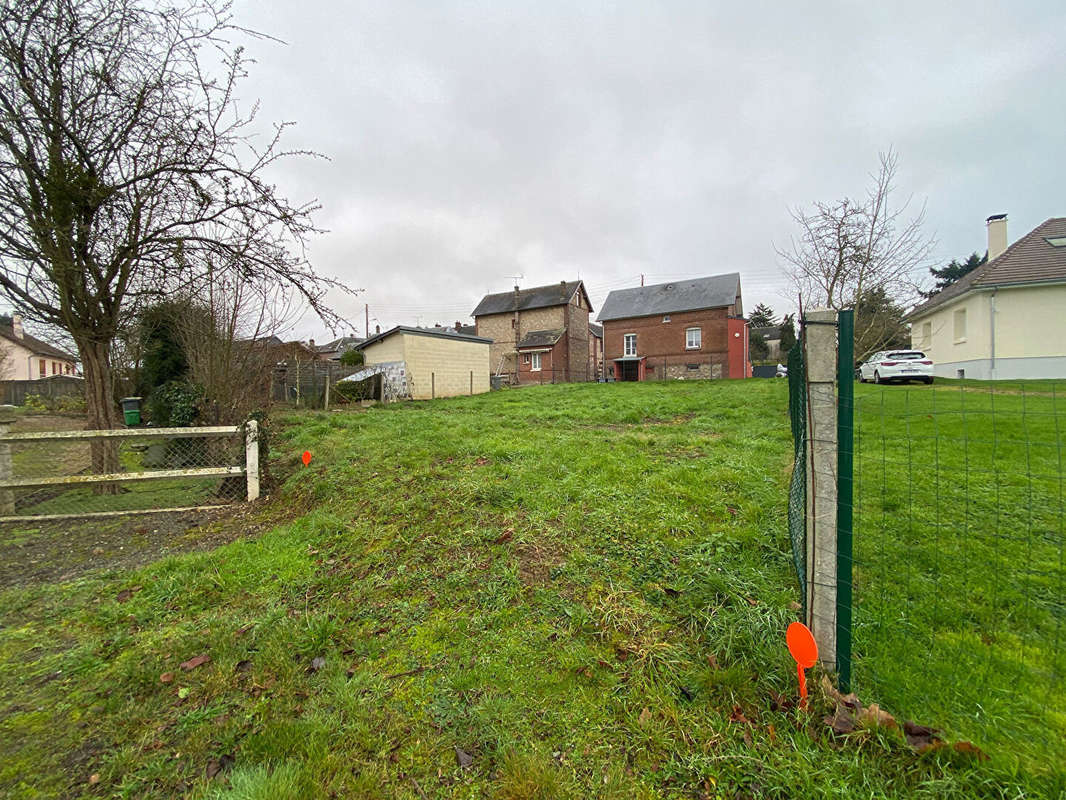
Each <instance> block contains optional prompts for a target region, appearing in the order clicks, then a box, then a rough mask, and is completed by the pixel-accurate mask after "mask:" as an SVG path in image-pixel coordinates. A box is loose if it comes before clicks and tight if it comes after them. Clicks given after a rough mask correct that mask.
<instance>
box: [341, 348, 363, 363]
mask: <svg viewBox="0 0 1066 800" xmlns="http://www.w3.org/2000/svg"><path fill="white" fill-rule="evenodd" d="M364 361H365V359H364V358H363V351H362V350H345V351H344V352H343V353H341V365H342V366H345V367H361V366H363V363H364Z"/></svg>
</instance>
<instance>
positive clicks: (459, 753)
mask: <svg viewBox="0 0 1066 800" xmlns="http://www.w3.org/2000/svg"><path fill="white" fill-rule="evenodd" d="M455 761H456V763H458V764H459V767H460V769H469V768H470V767H471V766H473V764H474V757H473V756H472V755H470V754H469V753H468V752H466V750H464V749H463V748H461V747H458V746H456V748H455Z"/></svg>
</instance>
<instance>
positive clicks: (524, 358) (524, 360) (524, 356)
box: [522, 353, 529, 364]
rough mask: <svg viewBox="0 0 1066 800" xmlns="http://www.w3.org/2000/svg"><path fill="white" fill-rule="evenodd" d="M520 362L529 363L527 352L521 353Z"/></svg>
mask: <svg viewBox="0 0 1066 800" xmlns="http://www.w3.org/2000/svg"><path fill="white" fill-rule="evenodd" d="M522 363H523V364H528V363H529V353H523V354H522Z"/></svg>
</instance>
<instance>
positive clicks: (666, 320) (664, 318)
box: [663, 314, 670, 322]
mask: <svg viewBox="0 0 1066 800" xmlns="http://www.w3.org/2000/svg"><path fill="white" fill-rule="evenodd" d="M669 321H670V315H669V314H665V315H663V322H669Z"/></svg>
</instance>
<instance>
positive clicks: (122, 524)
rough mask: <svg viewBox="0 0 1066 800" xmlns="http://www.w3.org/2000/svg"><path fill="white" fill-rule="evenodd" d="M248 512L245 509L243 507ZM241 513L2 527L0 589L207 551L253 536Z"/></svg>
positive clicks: (168, 514) (138, 516)
mask: <svg viewBox="0 0 1066 800" xmlns="http://www.w3.org/2000/svg"><path fill="white" fill-rule="evenodd" d="M245 508H246V507H245ZM241 516H243V513H242V509H239V508H236V507H235V508H234V509H220V510H215V511H190V512H180V513H179V512H161V513H157V514H136V515H130V516H125V517H115V518H106V519H87V520H60V521H55V522H45V521H41V522H32V523H26V522H20V523H13V522H9V523H3V524H0V588H9V587H15V586H30V585H33V584H37V583H51V582H62V581H69V580H73V579H74V578H77V577H79V576H81V575H83V574H85V573H87V572H89V571H92V570H98V569H105V570H106V569H131V568H136V567H141V566H144V565H145V564H150V563H151V562H153V561H158V560H159V559H161V558H163V557H165V556H168V555H174V554H177V553H189V552H199V551H204V550H211V549H214V548H216V547H219V546H220V545H223V544H226V543H228V542H231V541H233V540H235V539H238V538H241V537H242V536H248V535H250V534H252V533H253V532H257V529H256V528H254V527H253V528H251V529H250V528H249V527H248V526H247V525H245V524H241V521H240V520H239V518H240V517H241Z"/></svg>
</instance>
